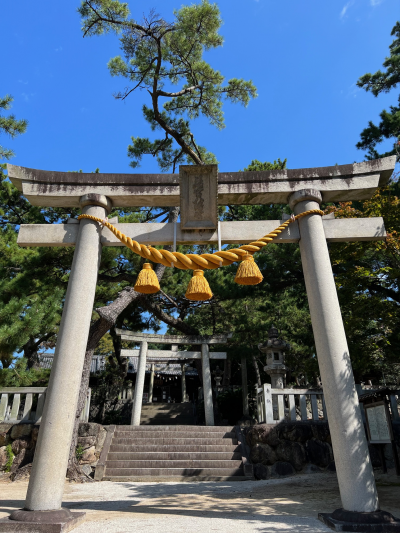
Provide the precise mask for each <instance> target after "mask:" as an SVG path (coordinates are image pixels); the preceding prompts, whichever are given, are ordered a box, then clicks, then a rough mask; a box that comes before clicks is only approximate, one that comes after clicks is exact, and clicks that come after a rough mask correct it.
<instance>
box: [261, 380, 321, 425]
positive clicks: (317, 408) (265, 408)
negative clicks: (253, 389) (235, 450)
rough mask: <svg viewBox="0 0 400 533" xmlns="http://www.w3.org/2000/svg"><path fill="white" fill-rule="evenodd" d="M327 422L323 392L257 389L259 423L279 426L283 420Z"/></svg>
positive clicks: (269, 387)
mask: <svg viewBox="0 0 400 533" xmlns="http://www.w3.org/2000/svg"><path fill="white" fill-rule="evenodd" d="M321 413H322V416H321ZM309 414H310V419H311V420H327V416H326V408H325V401H324V395H323V392H322V390H312V389H272V388H271V385H269V384H264V385H263V386H262V387H261V388H259V387H257V415H258V422H259V423H261V422H265V423H266V424H278V423H279V422H281V421H282V420H285V419H286V420H309V416H308V415H309Z"/></svg>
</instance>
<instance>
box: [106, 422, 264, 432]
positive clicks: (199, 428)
mask: <svg viewBox="0 0 400 533" xmlns="http://www.w3.org/2000/svg"><path fill="white" fill-rule="evenodd" d="M272 427H274V426H272ZM166 430H168V431H178V432H182V431H183V432H186V433H189V432H190V433H195V432H198V433H204V432H207V433H210V432H216V433H219V432H225V433H234V432H235V428H234V427H232V426H192V425H190V424H189V425H186V426H184V425H179V426H175V425H172V426H171V427H169V428H165V427H163V428H159V427H157V426H146V427H143V428H142V426H117V427H116V430H115V433H119V432H121V431H122V432H128V433H130V434H132V432H135V434H136V432H137V431H145V432H146V433H147V432H149V431H166Z"/></svg>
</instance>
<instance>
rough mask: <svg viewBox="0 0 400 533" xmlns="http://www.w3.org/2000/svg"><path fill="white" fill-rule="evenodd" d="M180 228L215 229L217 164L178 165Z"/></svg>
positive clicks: (216, 215)
mask: <svg viewBox="0 0 400 533" xmlns="http://www.w3.org/2000/svg"><path fill="white" fill-rule="evenodd" d="M179 182H180V207H181V229H182V230H198V229H209V230H210V229H216V228H217V225H218V207H217V205H218V166H217V165H204V166H197V165H196V166H195V165H184V166H180V167H179Z"/></svg>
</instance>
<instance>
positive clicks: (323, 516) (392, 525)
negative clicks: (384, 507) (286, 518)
mask: <svg viewBox="0 0 400 533" xmlns="http://www.w3.org/2000/svg"><path fill="white" fill-rule="evenodd" d="M318 518H319V520H321V522H323V523H324V524H325V525H327V526H328V527H330V528H331V529H333V531H359V532H361V531H363V532H368V531H371V532H374V533H386V532H391V531H393V532H394V531H396V532H400V520H399V519H398V518H395V517H394V516H393V515H391V514H390V513H387V512H386V511H375V512H373V513H357V512H354V511H345V510H344V509H336V511H334V512H333V513H331V514H328V513H319V514H318Z"/></svg>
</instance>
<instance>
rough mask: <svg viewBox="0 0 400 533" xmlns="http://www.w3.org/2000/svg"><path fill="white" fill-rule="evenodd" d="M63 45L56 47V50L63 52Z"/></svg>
mask: <svg viewBox="0 0 400 533" xmlns="http://www.w3.org/2000/svg"><path fill="white" fill-rule="evenodd" d="M62 49H63V47H62V46H59V47H58V48H54V51H55V52H62Z"/></svg>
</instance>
